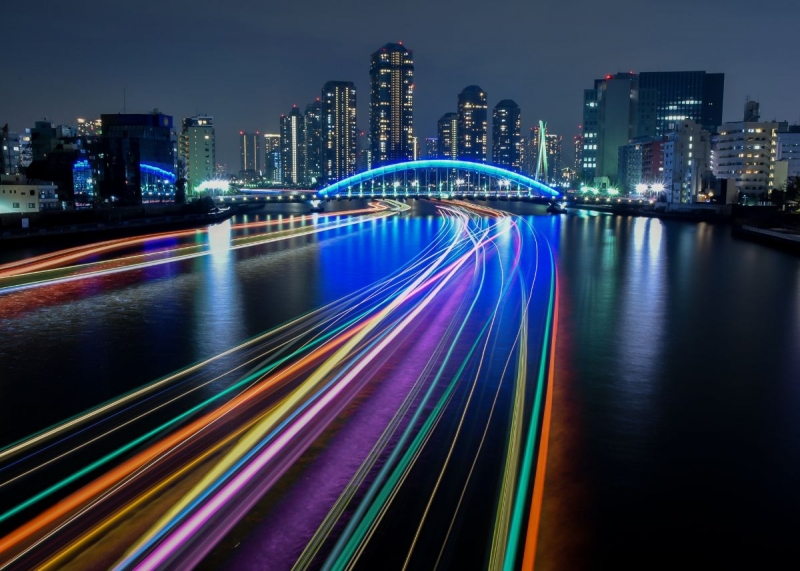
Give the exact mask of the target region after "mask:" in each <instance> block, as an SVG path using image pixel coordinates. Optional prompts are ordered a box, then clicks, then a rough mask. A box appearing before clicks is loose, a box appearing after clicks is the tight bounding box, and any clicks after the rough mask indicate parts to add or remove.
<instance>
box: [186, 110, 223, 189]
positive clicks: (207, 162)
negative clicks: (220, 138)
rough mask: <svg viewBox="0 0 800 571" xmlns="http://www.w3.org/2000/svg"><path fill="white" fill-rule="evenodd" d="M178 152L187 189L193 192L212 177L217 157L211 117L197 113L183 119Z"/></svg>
mask: <svg viewBox="0 0 800 571" xmlns="http://www.w3.org/2000/svg"><path fill="white" fill-rule="evenodd" d="M178 154H179V156H180V158H181V160H182V162H183V164H184V169H185V176H186V180H187V181H188V185H187V189H188V191H189V193H190V194H194V193H195V192H197V187H198V186H200V185H201V184H202V183H203V182H205V181H207V180H211V179H213V178H214V173H215V169H216V161H217V158H216V144H215V137H214V120H213V118H212V117H209V116H207V115H197V116H195V117H188V118H186V119H184V120H183V128H182V129H181V135H180V139H179V144H178Z"/></svg>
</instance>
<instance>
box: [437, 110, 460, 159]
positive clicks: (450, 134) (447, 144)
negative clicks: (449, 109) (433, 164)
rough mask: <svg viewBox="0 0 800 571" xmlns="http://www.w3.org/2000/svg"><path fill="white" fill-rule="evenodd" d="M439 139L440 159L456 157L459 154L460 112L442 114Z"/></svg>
mask: <svg viewBox="0 0 800 571" xmlns="http://www.w3.org/2000/svg"><path fill="white" fill-rule="evenodd" d="M437 139H438V141H437V145H438V149H439V153H438V154H439V158H440V159H455V158H456V157H457V156H458V113H445V114H444V115H442V118H441V119H439V124H438V137H437Z"/></svg>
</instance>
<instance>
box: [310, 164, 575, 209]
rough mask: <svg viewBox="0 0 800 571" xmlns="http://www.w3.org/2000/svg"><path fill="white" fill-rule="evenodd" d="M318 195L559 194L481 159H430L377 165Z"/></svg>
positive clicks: (553, 196) (542, 196)
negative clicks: (473, 161) (474, 161)
mask: <svg viewBox="0 0 800 571" xmlns="http://www.w3.org/2000/svg"><path fill="white" fill-rule="evenodd" d="M317 192H318V195H319V196H320V197H321V198H348V197H354V198H355V197H379V196H383V197H392V196H397V197H403V196H435V197H442V198H445V197H455V198H460V197H464V198H472V197H481V196H485V197H504V198H505V197H510V198H538V199H545V200H548V201H549V200H553V199H556V198H559V197H560V196H561V194H560V193H559V192H558V191H557V190H555V189H553V188H551V187H549V186H547V185H546V184H543V183H541V182H539V181H537V180H534V179H532V178H530V177H527V176H525V175H522V174H519V173H515V172H512V171H509V170H506V169H503V168H500V167H496V166H492V165H486V164H483V163H472V162H468V161H456V160H447V159H432V160H422V161H408V162H404V163H396V164H392V165H386V166H382V167H378V168H375V169H372V170H369V171H366V172H362V173H359V174H357V175H353V176H351V177H348V178H345V179H342V180H340V181H338V182H335V183H333V184H331V185H329V186H326V187H325V188H322V189H320V190H319V191H317Z"/></svg>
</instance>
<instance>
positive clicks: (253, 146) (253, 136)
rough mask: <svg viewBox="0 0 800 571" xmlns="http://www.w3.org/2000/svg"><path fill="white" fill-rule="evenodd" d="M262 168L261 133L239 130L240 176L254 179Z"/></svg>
mask: <svg viewBox="0 0 800 571" xmlns="http://www.w3.org/2000/svg"><path fill="white" fill-rule="evenodd" d="M261 169H262V166H261V134H260V133H259V132H258V131H256V132H255V133H246V132H244V131H239V176H240V177H242V178H244V179H250V180H252V179H255V178H256V177H258V176H259V175H260V174H261Z"/></svg>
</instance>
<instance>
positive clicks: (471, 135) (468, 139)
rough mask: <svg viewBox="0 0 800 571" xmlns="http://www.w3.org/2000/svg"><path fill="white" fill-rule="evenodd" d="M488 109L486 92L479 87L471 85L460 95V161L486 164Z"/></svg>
mask: <svg viewBox="0 0 800 571" xmlns="http://www.w3.org/2000/svg"><path fill="white" fill-rule="evenodd" d="M488 109H489V106H488V104H487V99H486V92H485V91H484V90H483V89H481V88H480V87H479V86H477V85H470V86H468V87H465V88H464V89H463V90H462V91H461V93H459V94H458V155H457V158H458V159H459V160H464V161H472V162H477V163H485V162H486V153H487V139H488V137H487V134H488V133H487V132H488V120H487V119H488V118H487V116H488Z"/></svg>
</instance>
